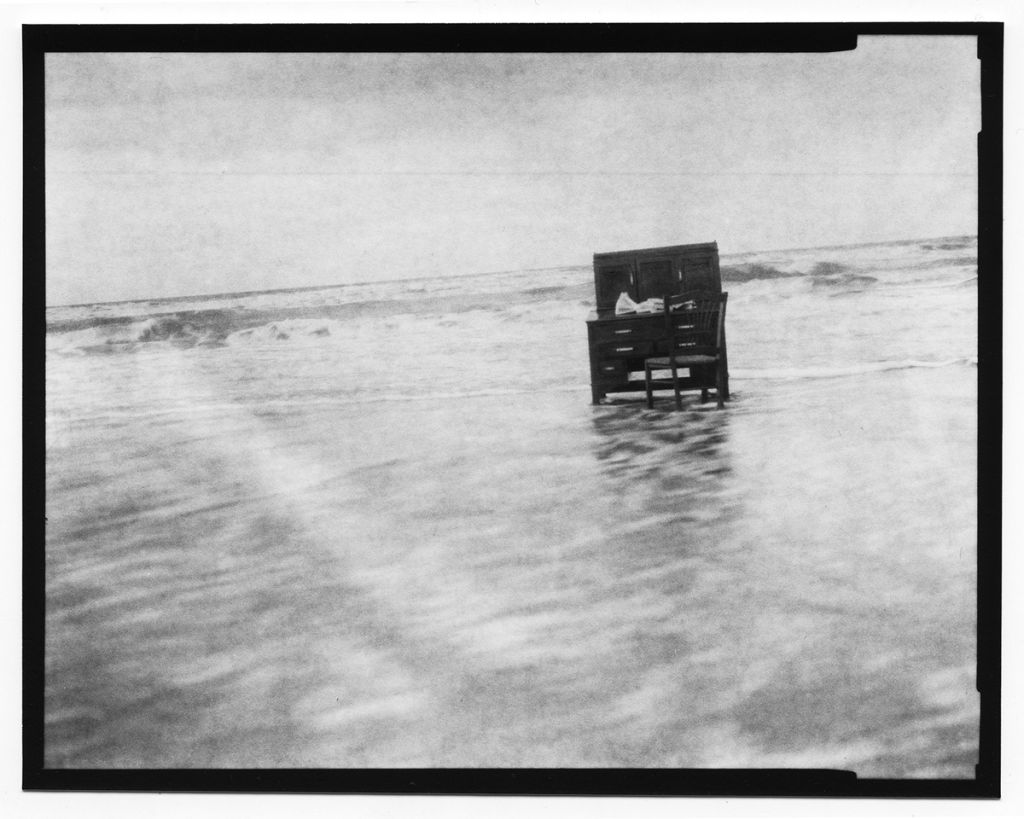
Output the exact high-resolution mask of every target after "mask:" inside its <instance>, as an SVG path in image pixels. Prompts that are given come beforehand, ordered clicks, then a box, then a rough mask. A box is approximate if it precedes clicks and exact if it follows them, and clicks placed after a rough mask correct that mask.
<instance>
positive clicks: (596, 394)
mask: <svg viewBox="0 0 1024 819" xmlns="http://www.w3.org/2000/svg"><path fill="white" fill-rule="evenodd" d="M590 397H591V401H592V403H594V404H600V403H601V399H602V398H604V393H603V392H601V391H600V390H599V389H598V388H597V387H595V386H594V385H593V384H591V385H590Z"/></svg>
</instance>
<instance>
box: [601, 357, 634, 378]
mask: <svg viewBox="0 0 1024 819" xmlns="http://www.w3.org/2000/svg"><path fill="white" fill-rule="evenodd" d="M597 376H598V378H601V379H605V380H611V381H625V380H626V379H627V378H628V377H629V372H628V371H627V370H626V359H624V358H606V359H604V360H602V361H598V362H597Z"/></svg>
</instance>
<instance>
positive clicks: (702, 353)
mask: <svg viewBox="0 0 1024 819" xmlns="http://www.w3.org/2000/svg"><path fill="white" fill-rule="evenodd" d="M728 298H729V294H728V293H682V294H680V295H675V296H665V322H666V325H667V330H668V332H667V335H668V339H669V351H670V354H669V355H667V356H657V357H654V358H648V359H646V360H645V361H644V387H645V388H646V390H647V406H648V407H653V406H654V390H653V386H654V385H653V382H652V377H651V373H652V372H653V371H654V370H671V371H672V387H673V389H674V390H675V394H676V407H677V408H678V409H682V408H683V401H682V398H681V397H680V395H679V392H680V383H679V369H680V368H681V367H682V368H686V369H689V371H690V378H691V379H695V380H696V381H697V382H698V384H699V386H700V397H701V401H707V400H708V388H709V387H710V386H712V385H714V387H715V392H716V393H717V398H718V407H719V409H721V408H722V407H723V406H725V393H726V378H727V374H726V371H725V367H726V364H725V350H724V348H723V343H722V339H723V332H724V331H723V328H724V327H725V304H726V301H727V300H728ZM691 388H692V387H691Z"/></svg>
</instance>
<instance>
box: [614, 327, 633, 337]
mask: <svg viewBox="0 0 1024 819" xmlns="http://www.w3.org/2000/svg"><path fill="white" fill-rule="evenodd" d="M632 332H633V329H632V328H629V329H627V330H616V331H615V335H617V336H628V335H629V334H630V333H632Z"/></svg>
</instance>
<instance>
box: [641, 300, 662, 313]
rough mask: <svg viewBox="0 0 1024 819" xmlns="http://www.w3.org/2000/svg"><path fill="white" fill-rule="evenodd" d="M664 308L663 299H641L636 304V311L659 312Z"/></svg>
mask: <svg viewBox="0 0 1024 819" xmlns="http://www.w3.org/2000/svg"><path fill="white" fill-rule="evenodd" d="M664 309H665V300H664V299H648V300H647V301H642V302H640V303H639V304H638V305H637V306H636V311H637V312H638V313H660V312H662V311H663V310H664Z"/></svg>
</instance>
